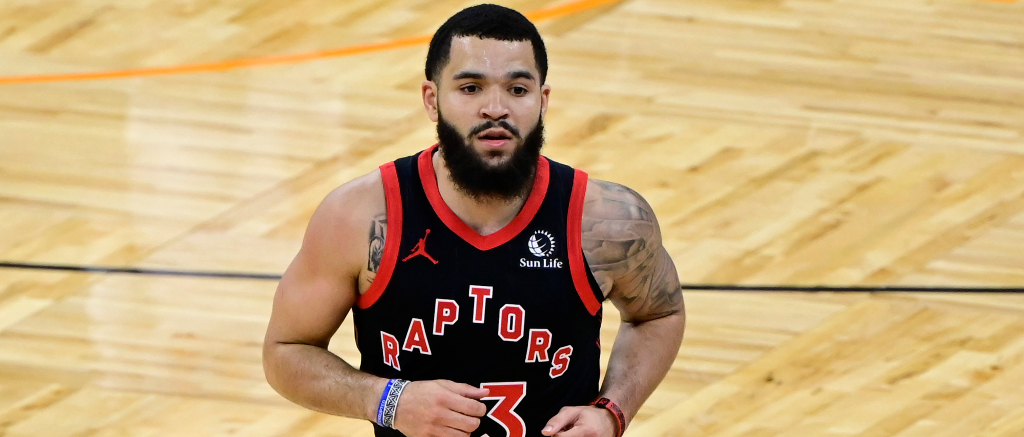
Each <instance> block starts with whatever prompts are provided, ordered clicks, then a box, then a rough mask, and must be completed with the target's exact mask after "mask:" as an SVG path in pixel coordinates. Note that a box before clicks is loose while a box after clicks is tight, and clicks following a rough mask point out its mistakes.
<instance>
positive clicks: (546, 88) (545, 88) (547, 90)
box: [540, 84, 551, 117]
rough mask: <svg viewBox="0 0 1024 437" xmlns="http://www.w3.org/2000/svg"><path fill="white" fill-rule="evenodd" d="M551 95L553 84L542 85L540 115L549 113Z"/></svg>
mask: <svg viewBox="0 0 1024 437" xmlns="http://www.w3.org/2000/svg"><path fill="white" fill-rule="evenodd" d="M550 95H551V85H548V84H544V85H541V87H540V116H541V117H543V116H545V115H547V113H548V97H549V96H550Z"/></svg>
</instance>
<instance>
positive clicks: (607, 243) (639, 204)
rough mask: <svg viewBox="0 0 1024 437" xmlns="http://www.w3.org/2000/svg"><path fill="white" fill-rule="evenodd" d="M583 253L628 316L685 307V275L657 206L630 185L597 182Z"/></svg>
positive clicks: (590, 196) (648, 316)
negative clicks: (664, 232) (668, 248)
mask: <svg viewBox="0 0 1024 437" xmlns="http://www.w3.org/2000/svg"><path fill="white" fill-rule="evenodd" d="M582 239H583V255H584V257H586V259H587V263H588V264H589V265H590V271H591V272H592V273H593V274H594V278H595V279H597V282H598V284H599V285H600V286H601V291H602V292H604V295H605V296H606V297H608V298H609V299H610V300H611V301H612V303H614V304H615V306H616V307H617V308H618V309H619V312H620V314H621V316H622V320H625V321H630V322H643V321H647V320H654V319H658V318H661V317H666V316H668V315H672V314H677V313H679V312H681V311H683V300H682V293H681V291H680V287H679V275H678V273H677V272H676V267H675V264H674V263H673V262H672V258H671V257H670V256H669V254H668V252H667V251H666V250H665V247H664V246H663V244H662V236H661V229H660V228H659V226H658V220H657V218H656V217H655V216H654V210H653V209H652V208H651V205H650V204H649V203H647V200H645V199H644V198H643V197H642V196H640V194H638V193H637V192H636V191H633V190H631V189H629V188H627V187H626V186H623V185H620V184H616V183H612V182H606V181H601V180H594V181H591V183H590V184H588V186H587V194H586V198H585V200H584V207H583V226H582Z"/></svg>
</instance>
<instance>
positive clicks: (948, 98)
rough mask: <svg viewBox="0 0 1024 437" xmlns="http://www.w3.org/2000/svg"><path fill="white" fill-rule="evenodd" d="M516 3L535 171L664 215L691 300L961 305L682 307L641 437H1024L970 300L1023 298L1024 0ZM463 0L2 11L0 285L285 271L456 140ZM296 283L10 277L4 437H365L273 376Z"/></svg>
mask: <svg viewBox="0 0 1024 437" xmlns="http://www.w3.org/2000/svg"><path fill="white" fill-rule="evenodd" d="M500 3H501V4H504V5H507V6H510V7H514V8H516V9H518V10H521V11H523V12H525V13H529V16H530V17H531V19H533V20H534V21H535V22H536V23H537V25H538V27H539V29H540V30H541V33H542V34H543V36H544V37H545V41H546V43H547V46H548V52H549V59H550V65H551V69H550V73H549V77H548V83H550V84H551V86H552V89H553V91H552V94H551V108H550V111H549V112H548V117H547V119H546V122H545V124H546V128H547V145H546V146H545V154H546V155H548V156H549V157H551V158H552V159H555V160H558V161H561V162H564V163H567V164H571V165H574V166H577V167H579V168H582V169H584V170H586V171H587V172H588V173H590V175H591V177H595V178H599V179H605V180H611V181H615V182H619V183H623V184H626V185H628V186H630V187H632V188H634V189H635V190H637V191H638V192H640V193H641V194H643V195H644V196H645V197H646V198H647V199H648V201H649V202H650V203H651V204H652V206H653V207H654V209H655V211H656V212H657V214H658V217H659V219H660V222H661V226H662V231H663V234H664V236H665V244H666V247H667V248H668V250H669V252H670V253H671V254H672V256H673V258H674V259H675V261H676V264H677V265H678V267H679V271H680V276H681V280H682V282H683V283H684V284H687V285H694V284H711V285H718V286H731V285H747V286H791V287H798V286H835V287H880V286H903V287H933V288H938V289H943V290H946V291H933V292H894V293H884V292H795V291H777V292H767V291H747V292H740V291H725V290H687V291H686V292H685V293H684V294H685V299H686V303H687V309H688V328H687V333H686V338H685V340H684V342H683V347H682V349H681V350H680V352H679V356H678V358H677V360H676V362H675V363H674V365H673V367H672V370H671V371H670V373H669V375H668V376H667V377H666V379H665V381H664V382H663V383H662V385H661V386H660V387H659V389H658V391H657V392H655V394H654V395H653V396H652V397H651V399H650V400H649V401H648V402H647V404H646V405H645V406H644V408H643V410H641V412H640V414H639V415H638V416H637V417H636V419H635V420H634V422H633V423H632V425H631V427H630V430H629V431H628V432H627V436H629V437H648V436H686V437H712V436H713V437H769V436H781V437H804V436H814V437H818V436H863V437H968V436H972V437H973V436H977V437H981V436H984V437H1020V436H1024V391H1022V390H1020V389H1019V387H1021V386H1024V294H1021V293H1007V292H1004V293H994V292H989V293H983V292H977V291H973V292H972V291H971V290H973V289H978V288H985V287H1021V288H1024V103H1022V102H1024V26H1022V25H1021V23H1024V2H1020V1H993V0H904V1H899V2H893V1H888V0H771V1H764V0H762V1H756V0H716V1H710V0H619V1H615V0H550V1H549V0H514V1H502V2H500ZM471 4H473V2H464V1H433V2H432V1H424V0H387V1H369V0H353V1H347V2H338V1H328V0H298V1H284V0H160V1H157V0H135V1H132V2H123V1H115V0H47V1H38V0H3V1H0V262H2V263H7V264H8V265H10V264H12V263H13V264H35V265H39V264H46V265H64V266H105V267H114V268H134V269H160V270H172V271H202V272H228V273H240V274H265V275H270V276H273V275H276V274H280V273H281V272H282V271H283V270H284V268H285V266H287V264H288V262H289V261H290V260H291V258H292V256H293V255H294V254H295V252H296V250H297V249H298V246H299V243H300V240H301V237H302V232H303V230H304V228H305V224H306V221H307V220H308V218H309V216H310V214H311V213H312V211H313V209H314V208H315V207H316V205H317V204H318V203H319V201H320V200H321V199H322V198H323V196H324V195H326V194H327V193H328V192H329V191H330V190H331V189H333V188H334V187H336V186H338V185H340V184H342V183H344V182H345V181H347V180H350V179H352V178H353V177H356V176H358V175H361V174H364V173H366V172H369V171H371V170H372V169H374V168H376V167H377V166H378V165H380V164H381V163H383V162H386V161H389V160H393V159H395V158H398V157H401V156H405V155H408V154H411V153H414V152H416V151H418V150H421V149H423V148H425V147H427V146H429V145H430V144H432V143H433V142H434V141H435V137H434V126H433V124H431V123H430V121H429V120H428V119H427V117H426V115H425V113H424V111H423V109H422V105H421V102H420V97H419V86H420V83H421V82H422V80H423V60H424V57H425V52H426V44H425V42H424V36H426V35H430V34H432V32H433V31H434V30H435V29H436V27H437V26H438V25H440V23H442V22H443V21H444V19H446V18H447V17H448V16H450V15H451V14H453V13H454V12H456V11H458V10H459V9H461V8H463V7H465V6H469V5H471ZM275 286H276V282H275V281H274V280H272V279H260V278H223V277H222V278H217V277H193V276H170V275H158V274H129V273H116V272H115V273H103V272H97V271H68V270H52V269H50V270H40V269H25V268H10V267H0V436H3V437H39V436H44V437H51V436H52V437H65V436H67V437H71V436H74V437H84V436H89V437H114V436H140V437H141V436H146V437H150V436H154V437H155V436H161V437H162V436H211V437H213V436H247V437H255V436H299V437H328V436H337V437H364V436H370V435H372V431H371V429H370V427H369V425H368V424H366V423H364V422H360V421H355V420H350V419H344V418H338V417H332V416H326V415H322V414H319V413H313V412H310V411H308V410H305V409H302V408H301V407H297V406H295V405H293V404H291V403H289V402H288V401H285V400H284V399H282V398H281V397H280V396H279V395H277V394H276V393H275V392H274V391H273V390H272V389H271V388H270V387H269V386H268V385H267V383H266V382H265V380H264V377H263V372H262V367H261V362H260V348H261V344H262V339H263V334H264V330H265V327H266V322H267V318H268V316H269V312H270V304H271V298H272V296H273V293H274V288H275ZM605 318H606V322H605V324H604V328H603V332H602V336H603V337H604V342H603V343H604V344H611V341H612V339H613V338H614V335H615V333H616V330H617V313H616V312H615V310H614V308H613V307H611V306H606V315H605ZM331 350H332V351H334V352H336V353H338V354H339V355H340V356H342V357H343V358H346V359H348V360H353V361H357V360H358V351H356V350H355V346H354V343H353V332H352V327H351V324H350V322H348V321H347V322H346V323H345V324H344V325H343V326H342V329H341V330H340V331H339V333H338V334H337V335H336V337H335V339H334V341H333V342H332V344H331ZM604 358H605V359H607V353H606V355H605V357H604ZM492 437H500V436H492Z"/></svg>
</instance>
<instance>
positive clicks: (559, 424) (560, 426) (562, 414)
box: [540, 407, 580, 436]
mask: <svg viewBox="0 0 1024 437" xmlns="http://www.w3.org/2000/svg"><path fill="white" fill-rule="evenodd" d="M579 416H580V410H579V409H577V408H572V407H565V408H562V410H561V411H559V412H558V414H556V415H555V417H552V418H551V420H548V423H547V424H546V425H544V429H542V430H541V431H540V433H541V434H544V435H547V436H552V435H555V433H557V432H559V431H562V430H565V429H568V428H571V427H572V425H573V424H574V423H576V420H578V419H579Z"/></svg>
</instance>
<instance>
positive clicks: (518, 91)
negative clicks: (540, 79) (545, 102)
mask: <svg viewBox="0 0 1024 437" xmlns="http://www.w3.org/2000/svg"><path fill="white" fill-rule="evenodd" d="M529 91H530V90H529V89H527V88H526V87H524V86H522V85H516V86H514V87H512V88H511V89H510V90H509V92H511V93H512V95H514V96H524V95H526V93H527V92H529Z"/></svg>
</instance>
